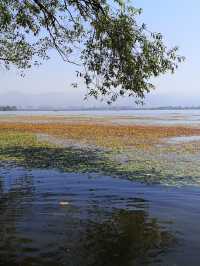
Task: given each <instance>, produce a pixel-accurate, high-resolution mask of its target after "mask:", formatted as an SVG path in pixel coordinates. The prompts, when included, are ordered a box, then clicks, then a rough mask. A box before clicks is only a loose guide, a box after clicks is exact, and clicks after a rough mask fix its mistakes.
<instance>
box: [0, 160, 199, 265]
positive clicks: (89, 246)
mask: <svg viewBox="0 0 200 266" xmlns="http://www.w3.org/2000/svg"><path fill="white" fill-rule="evenodd" d="M60 202H68V203H69V204H68V205H65V206H62V205H60ZM199 221H200V189H199V188H195V187H181V188H172V187H162V186H157V185H144V184H139V183H135V182H130V181H127V180H122V179H114V178H112V177H106V176H97V175H95V174H90V175H88V174H73V173H62V172H59V171H57V170H42V169H37V170H36V169H32V170H28V169H25V168H20V167H14V166H12V165H7V166H1V167H0V265H6V266H10V265H14V266H15V265H20V266H24V265H35V266H39V265H40V266H41V265H42V266H43V265H44V266H46V265H48V266H51V265H52V266H57V265H59V266H60V265H66V266H71V265H72V266H135V265H138V266H139V265H166V266H167V265H180V266H188V265H191V266H199V262H200V252H199V251H200V225H199Z"/></svg>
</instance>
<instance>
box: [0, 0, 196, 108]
mask: <svg viewBox="0 0 200 266" xmlns="http://www.w3.org/2000/svg"><path fill="white" fill-rule="evenodd" d="M133 3H134V4H135V6H137V7H142V8H143V14H142V15H141V17H140V19H139V20H141V21H142V22H144V23H146V24H147V26H148V28H149V29H150V30H151V31H157V32H161V33H163V35H164V36H165V40H166V43H167V44H168V46H174V45H178V46H179V47H180V51H179V53H180V54H181V55H184V56H186V61H185V62H184V63H183V64H182V65H181V66H180V68H179V70H178V71H177V72H176V73H175V74H174V75H165V76H163V77H161V78H158V79H156V80H155V82H154V83H155V84H156V87H157V89H156V91H155V92H153V93H152V94H151V95H150V96H149V97H147V100H146V103H147V104H149V105H169V104H173V105H174V104H183V105H184V104H185V105H192V104H194V105H198V104H199V105H200V101H199V100H200V85H199V79H200V73H199V71H200V53H199V49H200V30H199V26H200V16H199V12H200V1H199V0H191V1H188V0H167V1H162V0H135V1H133ZM73 70H74V67H73V66H71V65H65V64H64V63H63V62H62V61H61V59H60V58H59V57H57V56H54V57H53V58H52V59H51V60H50V61H48V62H46V63H44V65H43V66H42V67H40V68H38V69H32V70H31V71H28V72H27V73H26V77H25V78H21V77H20V76H19V74H18V73H17V72H16V71H9V72H6V71H2V70H1V71H0V79H1V83H0V104H3V103H5V101H7V103H8V104H9V103H15V99H16V104H17V105H19V104H21V105H26V104H27V105H31V104H32V105H38V104H46V105H48V103H50V105H52V104H53V103H55V105H65V102H66V106H69V105H70V106H73V105H80V104H82V99H83V95H84V93H85V91H84V88H82V89H72V88H70V84H71V82H72V81H73V80H74V78H75V74H74V71H73ZM16 92H17V93H18V94H16ZM22 94H23V95H22ZM24 94H25V95H24ZM31 94H42V95H43V97H42V98H41V101H40V102H38V100H37V99H38V97H32V98H31V96H30V95H31ZM15 95H17V96H15ZM20 97H21V100H20ZM13 98H15V99H13ZM119 104H127V105H130V104H131V101H130V100H128V99H125V100H120V101H119Z"/></svg>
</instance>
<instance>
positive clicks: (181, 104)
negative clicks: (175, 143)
mask: <svg viewBox="0 0 200 266" xmlns="http://www.w3.org/2000/svg"><path fill="white" fill-rule="evenodd" d="M7 105H9V106H17V108H18V109H45V110H47V109H48V110H52V109H65V110H73V109H79V110H82V109H84V110H88V109H93V110H94V109H113V110H118V109H124V110H126V109H138V108H140V109H188V108H189V109H191V108H192V109H199V106H200V101H199V97H195V96H191V97H187V96H185V97H184V96H182V97H180V95H174V96H173V97H172V96H171V95H162V94H160V95H159V94H155V93H152V94H151V93H150V94H149V95H148V96H147V97H146V99H145V105H144V106H137V105H136V104H135V103H134V101H133V99H131V98H129V99H128V98H120V99H119V101H117V102H116V103H114V104H112V105H111V106H108V105H107V104H105V103H102V102H100V101H96V100H94V99H90V100H89V101H84V100H83V95H80V94H76V93H73V94H70V93H67V92H66V93H63V92H55V93H52V92H51V93H41V94H34V93H21V92H16V91H8V92H7V93H0V106H7ZM188 106H189V107H188Z"/></svg>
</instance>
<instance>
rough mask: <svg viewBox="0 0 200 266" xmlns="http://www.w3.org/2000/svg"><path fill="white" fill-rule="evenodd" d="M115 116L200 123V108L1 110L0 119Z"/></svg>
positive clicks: (127, 121) (125, 119) (123, 121)
mask: <svg viewBox="0 0 200 266" xmlns="http://www.w3.org/2000/svg"><path fill="white" fill-rule="evenodd" d="M35 115H36V116H37V115H38V116H64V117H71V118H73V117H76V116H81V117H82V116H83V117H84V116H85V117H90V118H91V117H114V118H115V119H114V122H116V123H118V124H147V125H188V126H189V125H192V126H199V125H200V110H190V109H188V110H117V111H115V110H99V111H96V110H91V111H84V110H83V111H4V112H3V111H0V119H1V118H3V117H5V116H8V117H13V116H14V117H15V116H16V117H17V116H35Z"/></svg>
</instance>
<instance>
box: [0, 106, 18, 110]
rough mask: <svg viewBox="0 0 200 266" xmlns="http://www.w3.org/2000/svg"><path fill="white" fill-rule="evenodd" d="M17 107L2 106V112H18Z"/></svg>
mask: <svg viewBox="0 0 200 266" xmlns="http://www.w3.org/2000/svg"><path fill="white" fill-rule="evenodd" d="M16 110H17V107H16V106H9V105H6V106H0V111H16Z"/></svg>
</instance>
